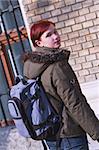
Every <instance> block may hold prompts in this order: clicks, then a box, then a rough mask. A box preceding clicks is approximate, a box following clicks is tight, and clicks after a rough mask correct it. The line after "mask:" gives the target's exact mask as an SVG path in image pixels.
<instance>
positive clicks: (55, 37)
mask: <svg viewBox="0 0 99 150" xmlns="http://www.w3.org/2000/svg"><path fill="white" fill-rule="evenodd" d="M36 42H37V45H38V46H39V47H49V48H59V47H60V46H61V42H60V36H59V34H58V32H57V30H56V29H55V26H54V25H52V24H51V25H50V26H49V28H48V30H46V31H45V32H44V33H43V34H42V35H41V38H40V40H37V41H36Z"/></svg>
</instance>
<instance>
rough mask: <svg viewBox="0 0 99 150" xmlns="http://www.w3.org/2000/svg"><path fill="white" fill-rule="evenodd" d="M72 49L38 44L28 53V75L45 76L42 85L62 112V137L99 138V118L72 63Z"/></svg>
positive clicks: (26, 72) (54, 104) (25, 71)
mask: <svg viewBox="0 0 99 150" xmlns="http://www.w3.org/2000/svg"><path fill="white" fill-rule="evenodd" d="M69 55H70V52H69V51H67V50H64V49H51V48H39V47H37V49H36V51H35V52H29V53H26V54H25V55H24V70H23V71H24V75H25V76H26V77H28V78H35V77H37V76H39V75H41V81H42V84H43V86H44V88H45V90H46V93H47V95H48V97H49V99H50V102H51V103H52V105H53V107H54V108H55V109H56V111H57V112H58V113H61V115H62V128H61V132H60V137H62V138H64V137H76V136H79V135H82V134H85V133H88V134H89V135H90V136H91V137H92V138H93V139H94V140H97V139H99V120H98V119H97V118H96V116H95V114H94V112H93V110H92V109H91V108H90V106H89V104H88V103H87V101H86V98H85V96H84V95H83V94H82V91H81V89H80V86H79V83H78V81H77V78H76V76H75V73H74V71H73V70H72V68H71V66H70V65H69V63H68V59H69Z"/></svg>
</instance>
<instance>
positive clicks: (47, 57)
mask: <svg viewBox="0 0 99 150" xmlns="http://www.w3.org/2000/svg"><path fill="white" fill-rule="evenodd" d="M69 55H70V52H69V51H67V50H64V49H52V48H46V47H44V48H40V47H37V48H36V51H34V52H33V51H32V52H27V53H25V55H24V58H23V59H24V62H25V61H26V60H27V59H30V60H31V61H32V62H34V63H54V62H57V61H61V60H64V59H65V60H68V59H69Z"/></svg>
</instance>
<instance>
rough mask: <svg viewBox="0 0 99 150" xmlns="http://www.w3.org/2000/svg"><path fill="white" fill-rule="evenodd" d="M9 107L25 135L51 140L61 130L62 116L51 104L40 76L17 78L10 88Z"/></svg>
mask: <svg viewBox="0 0 99 150" xmlns="http://www.w3.org/2000/svg"><path fill="white" fill-rule="evenodd" d="M8 109H9V112H10V114H11V116H12V119H13V120H14V123H15V126H16V127H17V129H18V131H19V133H20V134H21V135H22V136H24V137H31V138H32V139H34V140H43V139H47V140H49V139H53V137H55V136H56V135H57V133H58V132H59V129H60V126H61V117H60V115H59V114H57V112H56V111H55V109H54V108H53V106H52V105H51V103H50V101H49V99H48V97H47V95H46V92H45V90H44V87H43V85H42V83H41V80H40V78H39V77H37V78H36V79H24V77H22V76H18V77H17V78H16V83H15V85H14V86H12V88H11V90H10V99H9V100H8Z"/></svg>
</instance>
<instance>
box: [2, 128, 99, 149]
mask: <svg viewBox="0 0 99 150" xmlns="http://www.w3.org/2000/svg"><path fill="white" fill-rule="evenodd" d="M88 141H89V147H90V150H99V143H98V142H96V141H93V140H92V139H91V138H90V137H89V136H88ZM0 150H43V146H42V143H41V141H35V140H32V139H29V138H24V137H22V136H20V135H19V133H18V132H17V129H16V128H15V126H7V127H3V128H0Z"/></svg>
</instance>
